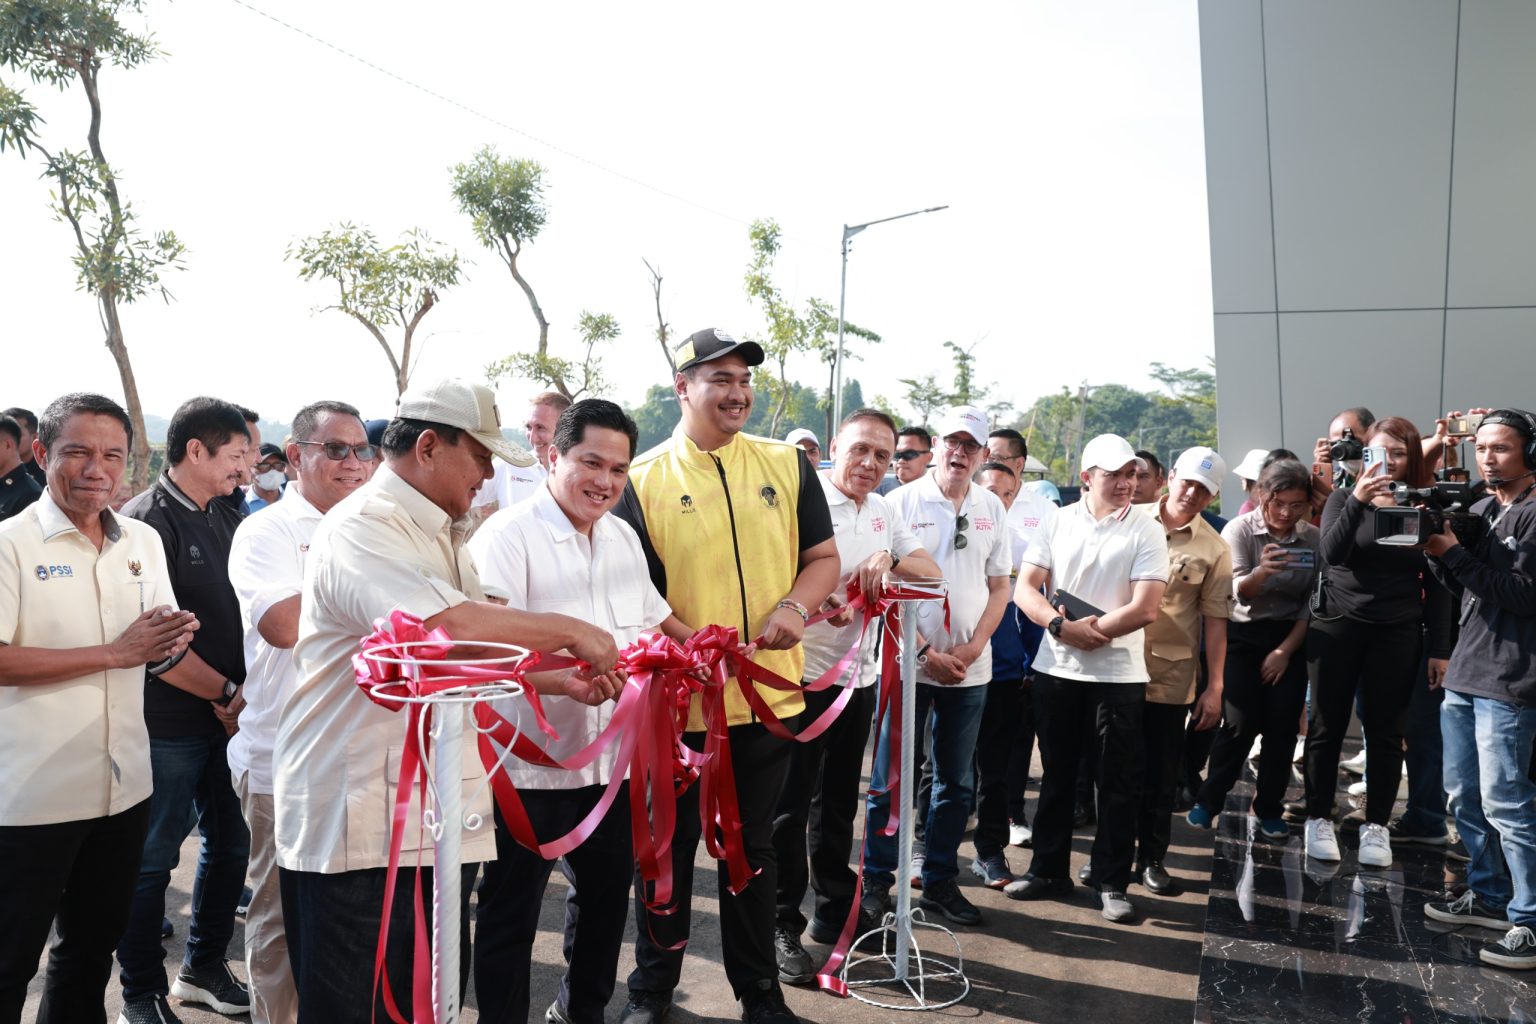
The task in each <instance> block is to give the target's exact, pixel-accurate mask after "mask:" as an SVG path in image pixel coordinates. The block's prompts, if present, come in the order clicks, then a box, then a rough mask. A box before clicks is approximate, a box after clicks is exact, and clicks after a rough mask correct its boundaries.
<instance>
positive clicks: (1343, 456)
mask: <svg viewBox="0 0 1536 1024" xmlns="http://www.w3.org/2000/svg"><path fill="white" fill-rule="evenodd" d="M1364 454H1365V445H1364V444H1363V443H1362V442H1361V441H1360V439H1359V438H1358V437H1356V436H1355V432H1354V431H1353V430H1350V429H1349V428H1348V427H1345V428H1344V436H1343V437H1341V438H1339V439H1338V440H1337V441H1334V442H1333V443H1332V444H1330V445H1329V446H1328V457H1329V458H1331V459H1332V460H1333V464H1334V465H1338V464H1339V463H1341V462H1353V461H1356V460H1358V459H1360V458H1361V456H1363V455H1364Z"/></svg>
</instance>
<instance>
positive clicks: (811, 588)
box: [615, 329, 839, 1024]
mask: <svg viewBox="0 0 1536 1024" xmlns="http://www.w3.org/2000/svg"><path fill="white" fill-rule="evenodd" d="M674 356H675V362H676V364H677V376H676V377H675V379H674V380H673V387H674V388H675V390H676V392H677V401H678V405H679V407H680V408H681V409H682V414H683V418H682V422H681V423H680V424H679V425H678V427H677V429H676V430H674V431H673V433H672V437H671V438H670V439H669V440H668V441H666V442H665V443H663V444H661V445H658V446H657V447H655V448H653V449H651V450H650V451H648V452H646V453H644V454H643V455H641V456H639V457H638V458H637V459H635V461H634V463H633V465H632V466H631V468H630V486H629V489H628V490H627V491H626V492H625V495H624V500H623V501H622V502H621V503H620V505H619V507H618V508H617V509H616V510H615V511H616V513H617V514H618V515H620V516H621V517H623V518H624V519H625V520H627V521H628V522H629V524H630V525H631V526H633V527H634V528H635V532H636V533H638V534H639V535H640V543H641V547H642V548H643V549H644V550H645V554H646V560H647V562H648V563H649V565H650V570H651V578H652V580H653V582H654V583H655V584H656V589H657V590H659V591H660V592H661V594H662V596H664V597H665V598H666V599H667V601H668V603H669V604H671V606H672V609H673V611H674V612H675V613H676V615H677V617H678V618H679V619H681V620H682V621H683V622H686V623H688V624H689V625H691V626H693V627H694V628H701V627H704V626H709V625H720V626H733V627H735V628H736V629H737V630H738V631H739V632H740V634H741V637H742V639H743V640H752V639H753V638H756V637H761V638H762V639H761V642H760V643H759V644H758V650H757V653H756V654H755V655H754V656H753V660H754V661H755V662H757V663H758V664H759V665H761V666H763V667H764V668H767V669H770V670H772V671H773V672H776V673H777V674H778V675H780V676H782V677H783V678H785V679H792V680H799V679H800V674H801V671H802V669H803V667H804V660H805V658H804V653H803V652H802V650H801V648H800V639H801V636H802V635H803V633H804V632H805V620H806V619H807V617H808V616H809V611H808V609H811V608H819V607H820V606H821V603H822V602H823V601H824V600H825V599H826V597H827V595H828V594H829V593H830V592H831V591H832V588H833V586H835V585H836V583H837V579H838V573H839V560H838V555H837V544H836V541H835V540H834V539H833V533H832V518H831V514H830V513H829V512H828V510H827V499H826V495H825V493H824V492H823V491H822V488H821V484H820V483H819V482H818V481H817V479H816V475H815V471H814V470H813V469H812V467H811V464H810V463H809V462H808V461H807V460H806V457H805V454H804V453H803V452H802V451H801V450H800V449H799V448H798V447H796V446H795V445H792V444H786V443H784V442H782V441H773V440H769V439H767V438H761V437H753V436H750V435H747V434H742V433H741V430H742V428H743V427H744V426H746V422H747V418H748V416H749V415H750V414H751V412H752V367H754V366H758V365H760V364H761V363H762V361H763V350H762V348H761V347H759V346H758V345H757V344H755V343H753V342H750V341H749V342H739V341H737V340H736V339H734V338H732V337H731V336H730V335H728V334H726V333H725V332H723V331H719V330H713V329H706V330H703V331H699V332H697V333H695V334H693V335H691V336H690V337H689V338H688V339H687V340H686V341H684V342H683V343H682V344H681V345H680V346H678V348H677V349H676V351H675V353H674ZM729 687H730V689H728V690H727V696H726V717H727V722H728V724H729V726H730V743H731V760H732V767H733V769H734V775H735V780H736V793H737V799H738V801H739V804H740V813H741V819H742V837H743V841H744V843H745V846H746V852H747V857H748V860H749V861H750V862H751V865H752V867H753V868H754V869H755V870H757V871H758V874H757V875H756V877H754V878H753V879H752V881H751V883H750V884H749V885H748V886H747V888H746V889H745V890H743V891H742V892H741V893H740V894H738V895H735V896H733V895H731V894H730V892H729V891H728V878H727V875H726V869H725V865H724V864H722V865H720V879H719V883H720V884H719V890H720V945H721V952H722V954H723V956H724V960H725V973H726V978H727V979H728V980H729V981H730V983H731V988H732V990H733V991H734V992H735V994H736V998H737V999H739V1000H741V1007H742V1019H743V1020H745V1021H747V1022H748V1024H794V1022H795V1021H796V1020H797V1018H796V1017H795V1015H794V1014H793V1013H792V1012H790V1010H789V1008H788V1007H787V1006H786V1005H785V1004H784V997H783V995H782V993H781V992H780V990H779V982H778V962H777V957H776V956H775V951H774V916H775V890H776V887H777V875H778V872H777V861H776V859H775V857H774V850H773V814H774V810H775V808H776V806H777V804H778V799H779V791H780V790H781V789H782V788H783V785H784V777H785V774H786V772H787V771H788V769H789V755H790V744H789V743H788V742H786V741H784V740H781V739H778V738H777V737H775V736H773V735H772V734H771V733H770V732H769V731H768V730H767V729H766V728H765V727H764V726H763V725H762V724H761V723H760V722H759V721H758V720H757V719H756V718H755V716H754V715H753V713H752V710H751V708H750V707H749V706H748V705H747V703H746V702H745V701H744V700H743V699H742V697H741V695H740V694H739V693H738V692H737V691H736V682H735V681H734V680H732V681H731V682H730V683H729ZM758 692H759V694H760V695H761V696H762V698H763V700H764V701H765V702H766V703H767V704H768V705H769V706H770V707H771V708H772V709H773V712H774V714H775V715H776V716H778V718H779V719H780V720H781V721H784V722H786V723H788V724H791V725H793V724H794V723H795V716H796V715H798V714H799V713H800V712H801V711H802V710H804V708H805V702H804V700H803V699H802V698H801V696H800V694H799V693H798V692H784V691H779V690H774V689H770V688H767V687H761V686H760V687H758ZM687 728H688V732H687V734H686V741H687V742H688V743H689V744H690V745H692V746H694V747H695V748H698V749H702V748H703V746H704V732H703V730H704V720H703V718H702V716H701V715H700V711H699V701H698V698H697V697H695V698H694V703H693V706H692V707H691V708H690V709H689V712H688V726H687ZM698 792H699V790H698V786H697V785H695V786H694V787H692V788H691V789H689V791H688V793H687V795H686V797H685V798H684V799H683V800H682V801H680V802H679V806H678V815H677V831H676V835H675V838H674V840H673V845H672V872H673V880H674V886H675V889H674V904H675V906H674V908H673V910H674V912H672V913H669V914H665V915H660V914H653V913H649V912H648V911H647V910H646V909H645V905H644V903H643V902H642V901H641V900H639V899H637V900H636V903H635V916H636V918H637V921H636V925H637V929H638V932H639V935H638V937H637V938H636V940H635V970H634V972H633V973H632V974H630V976H629V1003H628V1005H626V1006H625V1007H624V1010H623V1012H622V1013H621V1014H620V1015H619V1021H620V1022H621V1024H659V1022H660V1021H662V1020H663V1019H664V1018H665V1017H666V1015H667V1013H668V1011H670V1010H671V1008H672V992H673V990H674V989H675V988H676V987H677V982H678V978H679V976H680V975H681V973H682V965H683V951H682V949H681V945H682V943H683V942H684V941H685V940H686V939H687V938H688V926H689V914H690V908H691V904H692V897H693V858H694V854H695V852H696V851H697V849H698V845H699V815H698V803H697V801H698ZM636 885H637V886H638V885H640V882H639V880H638V879H637V880H636ZM673 947H676V948H673Z"/></svg>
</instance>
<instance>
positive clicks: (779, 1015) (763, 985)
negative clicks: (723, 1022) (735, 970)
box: [741, 981, 800, 1024]
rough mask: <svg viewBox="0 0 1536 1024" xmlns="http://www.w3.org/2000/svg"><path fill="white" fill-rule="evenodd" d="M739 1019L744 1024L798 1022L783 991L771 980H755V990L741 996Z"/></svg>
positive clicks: (788, 1023) (797, 1023) (791, 1023)
mask: <svg viewBox="0 0 1536 1024" xmlns="http://www.w3.org/2000/svg"><path fill="white" fill-rule="evenodd" d="M741 1019H742V1020H743V1021H745V1022H746V1024H800V1018H799V1017H796V1016H795V1014H794V1011H792V1010H791V1009H790V1008H789V1006H788V1005H786V1004H785V1002H784V993H783V992H780V991H779V986H778V985H776V984H774V983H773V982H772V981H759V982H757V990H756V991H755V992H748V993H747V994H746V995H744V996H742V997H741Z"/></svg>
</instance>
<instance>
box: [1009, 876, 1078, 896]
mask: <svg viewBox="0 0 1536 1024" xmlns="http://www.w3.org/2000/svg"><path fill="white" fill-rule="evenodd" d="M1071 894H1072V882H1071V880H1070V879H1066V878H1041V877H1040V876H1039V875H1024V876H1023V877H1021V878H1016V879H1014V880H1013V881H1012V882H1010V883H1009V884H1008V885H1007V886H1005V887H1004V888H1003V895H1004V896H1007V897H1008V898H1009V899H1011V900H1043V899H1046V898H1047V897H1053V896H1070V895H1071Z"/></svg>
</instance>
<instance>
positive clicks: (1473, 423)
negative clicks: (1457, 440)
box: [1450, 413, 1483, 437]
mask: <svg viewBox="0 0 1536 1024" xmlns="http://www.w3.org/2000/svg"><path fill="white" fill-rule="evenodd" d="M1482 425H1483V414H1482V413H1476V414H1474V415H1472V416H1457V417H1456V418H1455V419H1453V420H1451V422H1450V431H1451V433H1452V434H1454V435H1456V436H1458V437H1463V436H1467V437H1469V436H1471V435H1472V434H1475V433H1477V428H1478V427H1480V426H1482Z"/></svg>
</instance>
